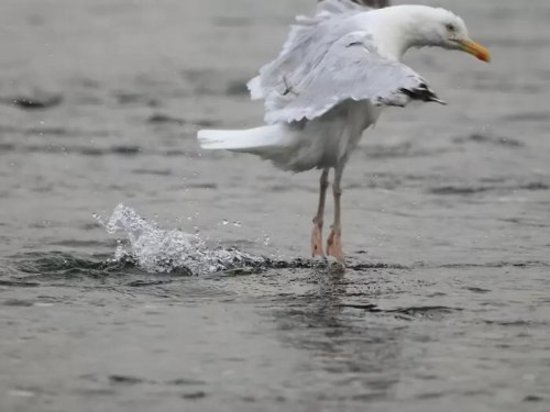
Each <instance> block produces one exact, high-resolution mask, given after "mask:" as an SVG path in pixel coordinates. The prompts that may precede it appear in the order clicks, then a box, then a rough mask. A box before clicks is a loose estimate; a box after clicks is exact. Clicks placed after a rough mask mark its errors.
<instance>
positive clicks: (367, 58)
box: [265, 32, 443, 123]
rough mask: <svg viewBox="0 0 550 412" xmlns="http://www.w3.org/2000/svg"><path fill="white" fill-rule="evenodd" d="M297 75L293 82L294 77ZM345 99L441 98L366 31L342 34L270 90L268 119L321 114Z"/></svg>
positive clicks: (379, 102) (400, 101)
mask: <svg viewBox="0 0 550 412" xmlns="http://www.w3.org/2000/svg"><path fill="white" fill-rule="evenodd" d="M293 80H294V81H295V82H293ZM346 100H356V101H359V100H368V101H370V102H371V103H372V104H373V105H376V106H383V105H385V106H405V105H406V104H407V103H408V102H410V101H411V100H422V101H436V102H439V103H443V102H442V101H441V100H439V99H438V98H437V96H436V95H435V93H434V92H433V91H431V90H430V89H429V88H428V86H427V84H426V82H425V80H424V79H422V77H420V75H418V74H417V73H416V72H415V71H414V70H412V69H411V68H410V67H408V66H406V65H404V64H402V63H400V62H398V61H394V60H389V59H386V58H384V57H382V56H380V55H379V54H378V53H377V52H376V48H375V47H374V46H371V45H370V43H369V35H368V33H365V32H353V33H349V34H347V35H344V36H343V37H341V38H340V39H339V40H337V41H336V42H334V43H333V44H332V45H331V46H329V48H328V50H327V51H326V53H325V54H324V55H323V57H322V58H321V59H320V60H319V61H318V62H317V64H315V65H314V66H312V67H311V68H310V69H309V71H308V72H307V74H304V75H303V76H294V75H293V76H292V77H289V79H288V80H287V81H286V84H285V86H284V88H283V89H278V90H272V91H271V92H270V93H269V94H268V95H267V96H266V101H265V103H266V118H265V120H266V122H268V123H275V122H294V121H300V120H303V119H309V120H311V119H314V118H317V117H319V116H322V115H323V114H325V113H326V112H328V111H329V110H330V109H332V108H333V107H335V106H337V105H338V104H340V103H342V102H344V101H346Z"/></svg>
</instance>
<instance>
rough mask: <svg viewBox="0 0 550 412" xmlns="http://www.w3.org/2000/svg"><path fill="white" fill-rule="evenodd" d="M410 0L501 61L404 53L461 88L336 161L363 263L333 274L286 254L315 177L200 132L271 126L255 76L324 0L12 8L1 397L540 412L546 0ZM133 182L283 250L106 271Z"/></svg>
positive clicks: (167, 405)
mask: <svg viewBox="0 0 550 412" xmlns="http://www.w3.org/2000/svg"><path fill="white" fill-rule="evenodd" d="M415 2H416V3H422V4H429V5H437V6H442V7H445V8H448V9H450V10H452V11H454V12H455V13H457V14H459V15H460V16H462V17H463V18H464V20H465V22H466V24H467V25H468V27H469V30H470V34H471V36H472V38H474V39H475V40H477V41H479V42H480V43H482V44H484V45H486V46H487V47H488V48H489V49H490V50H491V52H492V55H493V61H492V62H491V64H489V65H486V64H483V63H481V62H479V61H477V60H475V59H473V58H472V57H471V56H468V55H466V54H464V53H451V52H447V51H443V50H436V49H422V50H411V51H410V52H409V54H408V55H407V56H406V59H405V61H406V63H407V64H409V65H410V66H411V67H413V68H414V69H415V70H416V71H418V72H419V73H420V74H422V75H423V76H424V77H425V78H426V79H427V80H428V81H429V83H430V85H431V87H432V88H433V89H434V90H435V91H436V92H437V93H438V95H439V96H440V97H441V98H442V99H444V100H445V101H447V102H448V103H449V105H448V106H439V105H431V104H424V105H417V106H414V107H408V108H406V109H389V110H387V111H386V112H385V113H384V114H383V116H382V117H381V119H380V121H379V123H378V125H377V126H376V128H375V129H373V130H369V131H368V132H367V133H366V134H365V136H364V138H363V141H362V142H361V145H360V147H359V149H358V150H357V151H356V153H355V154H354V155H353V156H352V158H351V161H350V162H349V167H348V168H347V169H346V172H345V175H344V180H343V182H344V195H343V208H344V211H345V213H344V222H343V225H344V237H343V239H344V247H345V250H346V251H347V252H348V253H349V260H350V262H351V264H352V266H353V265H355V266H354V267H355V269H352V270H350V271H349V272H348V273H347V274H346V277H345V278H338V279H337V280H334V279H333V281H334V283H331V284H330V285H326V284H324V283H323V282H325V280H323V279H332V278H330V277H328V278H327V276H328V275H327V276H325V275H326V273H323V272H317V271H315V270H313V269H312V268H311V267H309V266H307V265H306V266H307V268H306V269H303V268H302V269H300V268H299V267H296V266H293V265H294V263H292V262H294V260H293V259H295V258H298V257H307V256H308V253H309V234H310V225H311V223H310V222H311V218H312V216H313V213H314V211H315V206H316V201H317V181H318V173H317V172H309V173H304V174H300V175H293V174H290V173H285V172H281V171H279V170H276V169H275V168H274V167H273V166H271V165H270V164H269V163H266V162H262V161H260V160H259V159H257V158H255V157H253V156H248V155H237V154H231V153H224V152H219V153H218V152H217V153H203V152H201V151H200V149H199V148H198V145H197V143H196V141H195V135H196V131H197V130H198V129H200V128H203V127H207V128H211V127H214V128H215V127H219V128H243V127H253V126H257V125H260V124H261V123H262V116H263V110H262V105H261V103H258V102H251V101H250V100H249V97H248V94H247V90H246V87H245V84H246V82H247V81H248V80H249V79H250V78H252V77H253V76H254V75H255V73H256V71H257V70H258V68H259V67H260V66H261V65H263V64H265V63H266V62H268V61H270V60H271V59H272V58H273V57H274V56H275V55H276V54H277V53H278V52H279V49H280V46H281V44H282V42H283V41H284V39H285V37H286V34H287V31H288V25H289V24H290V23H291V22H292V19H293V17H294V16H295V15H297V14H309V13H311V11H312V10H313V7H314V6H315V0H277V1H267V0H232V1H230V2H228V1H223V0H209V1H203V0H184V1H182V0H141V1H137V0H94V1H90V0H3V1H2V2H0V73H1V77H0V205H1V207H0V239H1V241H0V259H1V262H2V264H1V265H0V266H1V267H0V300H2V299H3V300H2V302H3V303H4V304H5V309H2V310H3V312H4V311H5V318H4V320H3V323H2V324H1V326H0V327H1V328H2V330H3V332H2V336H3V337H2V338H0V370H2V372H0V389H2V390H4V395H0V398H1V400H0V405H2V406H3V407H4V408H3V410H93V405H96V406H97V405H112V404H113V403H112V402H115V401H116V402H117V405H118V406H119V409H118V410H126V409H127V410H151V409H146V408H147V407H150V406H151V405H155V408H154V409H155V410H173V409H171V408H172V407H175V406H179V405H180V402H183V401H185V402H195V401H197V399H198V400H199V401H204V402H207V403H206V404H204V403H203V404H202V406H203V407H205V408H206V409H201V410H216V409H217V408H218V410H219V407H220V405H225V406H228V407H233V408H239V410H247V408H248V409H250V410H258V409H257V408H258V407H259V406H262V407H263V408H264V410H280V409H281V408H288V409H289V410H329V409H335V408H343V409H340V410H363V409H362V408H363V406H364V404H365V403H372V405H373V406H374V407H378V408H379V410H419V411H420V410H422V411H427V410H434V411H435V410H441V409H442V408H445V409H447V410H464V409H467V408H466V407H467V406H468V408H469V409H472V408H473V409H472V410H476V407H477V406H479V405H484V407H485V409H484V410H499V411H502V410H513V411H517V410H521V408H523V407H524V406H525V405H529V406H533V407H535V408H537V407H540V408H541V409H540V410H547V409H548V405H549V402H550V400H549V399H548V398H547V395H548V393H547V390H545V389H547V388H548V387H550V382H549V379H550V378H549V376H550V375H549V369H550V363H549V362H550V356H549V352H548V350H549V347H548V344H547V342H548V341H549V338H550V336H549V334H548V330H550V329H549V326H550V325H549V324H548V314H549V313H550V312H549V304H550V301H549V300H548V292H549V291H550V285H549V281H548V277H547V275H548V267H549V266H550V258H549V249H550V237H549V235H548V233H549V226H550V223H549V218H550V162H549V159H550V139H548V125H549V123H548V122H549V112H548V105H547V101H548V97H549V87H550V81H549V80H550V30H548V29H547V26H548V24H547V22H548V19H549V18H550V3H549V2H548V1H547V0H530V1H528V2H521V1H516V0H485V1H478V0H461V1H458V0H439V1H430V0H416V1H415ZM402 3H405V2H403V1H395V2H393V4H402ZM121 202H123V203H125V204H127V205H128V206H131V207H133V208H135V209H136V210H137V211H138V212H139V213H140V214H141V215H142V216H144V217H146V218H148V219H153V220H155V221H156V222H158V224H159V225H160V226H161V227H164V228H166V229H175V228H178V229H181V230H183V231H185V232H189V233H199V234H200V236H201V237H202V238H203V239H205V240H206V241H207V242H208V243H209V244H210V245H212V247H215V246H218V245H221V246H224V247H234V246H236V247H238V248H239V249H241V250H244V251H246V252H247V253H250V254H252V255H255V256H270V257H275V258H277V259H280V260H281V261H282V262H287V270H282V269H281V270H277V269H273V268H272V269H269V270H267V271H265V272H262V273H261V274H260V275H258V277H254V276H252V277H245V278H232V277H224V276H220V277H218V278H215V279H214V278H205V279H200V280H195V281H194V282H193V283H191V281H190V280H185V281H184V280H174V279H173V278H169V277H165V278H159V279H157V278H155V280H154V282H157V283H154V285H155V286H150V284H149V283H144V284H137V283H135V278H136V277H137V278H139V279H142V278H143V279H145V280H146V281H147V282H149V281H150V280H151V279H150V276H149V274H146V273H144V272H143V271H140V269H139V268H135V267H126V266H124V267H122V268H119V269H117V270H119V271H118V272H116V274H112V273H111V274H109V273H107V274H106V273H105V272H104V271H103V269H104V268H103V266H102V265H103V262H105V261H107V259H109V258H111V257H112V256H113V254H114V251H115V248H116V247H117V245H118V244H119V243H118V241H120V240H121V239H122V238H123V237H124V236H122V235H120V236H118V237H117V236H111V235H108V234H107V233H106V231H105V229H104V228H103V227H102V226H101V225H100V224H98V223H97V221H96V220H95V219H94V218H93V214H94V213H98V214H99V215H101V216H103V217H104V218H108V217H109V216H110V215H111V212H112V210H113V208H114V207H115V206H116V205H117V204H119V203H121ZM328 213H330V210H329V211H328ZM288 262H290V263H288ZM288 268H290V269H288ZM151 276H152V275H151ZM132 282H134V283H132ZM136 285H137V286H141V285H149V286H148V287H145V288H140V289H139V290H138V289H136ZM319 285H321V290H319ZM323 285H324V286H323ZM335 296H337V298H335ZM220 302H222V303H220ZM223 302H226V303H223ZM228 302H229V303H228ZM367 303H369V304H374V305H375V306H376V307H377V308H378V309H377V311H378V312H377V313H378V315H375V314H371V313H368V312H364V310H365V308H368V305H367ZM354 305H355V306H357V307H359V308H362V309H359V310H357V309H353V307H354ZM358 305H359V306H358ZM361 305H363V306H361ZM365 305H367V306H365ZM417 305H421V307H422V308H423V309H420V310H419V309H418V308H417ZM346 307H348V309H345V308H346ZM45 308H46V309H45ZM288 308H292V310H290V309H288ZM343 308H344V309H343ZM350 308H351V309H350ZM411 308H416V309H414V310H413V309H411ZM426 308H428V309H426ZM287 309H288V310H287ZM399 311H401V312H399ZM396 312H397V313H398V315H396ZM205 313H206V314H205ZM365 313H366V314H365ZM155 316H156V317H155ZM98 319H102V320H103V321H102V322H98ZM188 330H193V331H194V333H193V334H192V335H193V336H190V335H189V334H188V333H186V331H188ZM159 331H162V332H159ZM237 331H238V332H237ZM365 331H368V333H367V332H365ZM499 345H505V346H499ZM153 348H155V349H154V350H153ZM155 351H156V352H155ZM242 351H245V352H247V353H248V356H244V355H243V353H242ZM107 354H108V356H107ZM204 365H208V366H204ZM296 365H298V366H296ZM181 371H184V372H185V374H186V375H185V379H188V381H185V379H184V380H183V381H181V380H180V381H178V382H180V384H177V383H176V384H173V382H176V380H177V379H182V377H181V373H182V372H181ZM227 371H229V372H227ZM225 373H226V374H225ZM120 374H123V376H122V377H121V376H120ZM128 375H129V377H128ZM190 375H192V376H191V377H189V376H190ZM136 376H137V378H136ZM235 377H239V378H235ZM243 377H246V378H243ZM50 378H51V379H50ZM240 378H242V379H240ZM132 379H133V380H132ZM136 379H137V380H136ZM189 381H190V382H195V383H196V381H198V382H202V384H198V385H197V386H198V388H197V387H195V386H193V384H191V388H190V389H189V388H188V387H187V386H185V388H183V389H182V388H181V382H184V385H187V384H186V383H185V382H187V383H189ZM170 382H172V383H170ZM380 382H382V384H381V383H380ZM121 385H122V386H121ZM124 385H126V386H124ZM136 388H137V389H136ZM184 395H185V396H184ZM186 396H187V397H186ZM190 399H191V400H190ZM83 402H84V403H83ZM86 402H91V403H86ZM102 402H103V403H102ZM285 402H286V403H285ZM44 405H46V406H44ZM89 405H92V406H89ZM193 405H195V406H197V405H199V404H193ZM205 405H206V406H205ZM281 405H284V406H281ZM456 405H462V407H461V408H459V407H458V406H456ZM17 407H19V408H20V407H23V409H15V408H17ZM41 407H43V408H42V409H38V408H41ZM197 407H198V406H197ZM33 408H34V409H33ZM48 408H50V409H48ZM71 408H72V409H71ZM75 408H76V409H75ZM125 408H126V409H125ZM140 408H142V409H140ZM143 408H145V409H143ZM208 408H210V409H208ZM308 408H310V409H308ZM354 408H355V409H354ZM407 408H410V409H407ZM478 410H479V409H478ZM530 410H535V409H530Z"/></svg>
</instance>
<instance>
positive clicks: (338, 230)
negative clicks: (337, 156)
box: [327, 165, 344, 264]
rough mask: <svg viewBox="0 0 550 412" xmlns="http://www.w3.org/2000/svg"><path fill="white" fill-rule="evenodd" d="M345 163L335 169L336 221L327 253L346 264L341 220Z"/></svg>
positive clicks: (333, 185) (333, 189)
mask: <svg viewBox="0 0 550 412" xmlns="http://www.w3.org/2000/svg"><path fill="white" fill-rule="evenodd" d="M343 171H344V166H343V165H338V166H337V167H336V168H335V169H334V183H333V184H332V194H333V196H334V223H333V224H332V226H331V230H330V234H329V236H328V240H327V254H328V255H329V256H333V257H335V258H336V259H337V260H338V262H340V263H342V264H344V252H343V251H342V240H341V236H342V226H341V222H340V198H341V197H342V188H341V187H340V181H341V180H342V173H343Z"/></svg>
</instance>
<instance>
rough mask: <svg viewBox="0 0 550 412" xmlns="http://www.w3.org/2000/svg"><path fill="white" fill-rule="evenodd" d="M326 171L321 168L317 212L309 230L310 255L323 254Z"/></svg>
mask: <svg viewBox="0 0 550 412" xmlns="http://www.w3.org/2000/svg"><path fill="white" fill-rule="evenodd" d="M328 171H329V169H323V173H321V180H320V184H319V205H318V206H317V214H316V215H315V217H314V218H313V231H312V232H311V256H313V257H315V256H325V254H324V253H323V235H322V232H323V215H324V213H325V198H326V194H327V187H328Z"/></svg>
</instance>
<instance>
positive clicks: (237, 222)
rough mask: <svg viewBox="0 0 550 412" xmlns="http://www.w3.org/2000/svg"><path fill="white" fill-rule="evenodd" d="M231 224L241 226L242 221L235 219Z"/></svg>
mask: <svg viewBox="0 0 550 412" xmlns="http://www.w3.org/2000/svg"><path fill="white" fill-rule="evenodd" d="M233 226H235V227H241V226H242V223H241V222H240V221H238V220H235V221H234V222H233Z"/></svg>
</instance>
